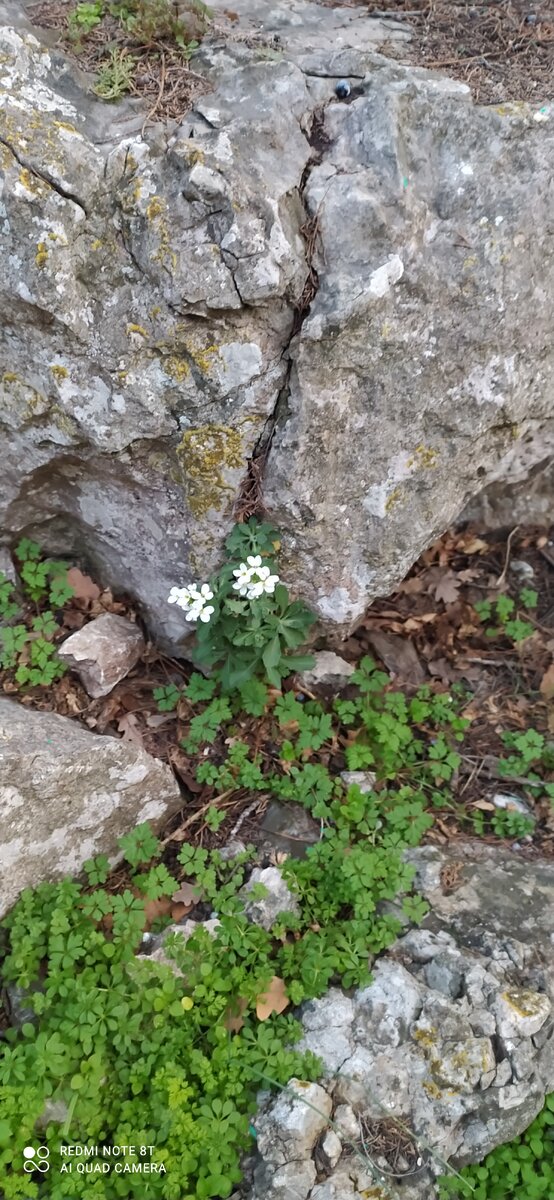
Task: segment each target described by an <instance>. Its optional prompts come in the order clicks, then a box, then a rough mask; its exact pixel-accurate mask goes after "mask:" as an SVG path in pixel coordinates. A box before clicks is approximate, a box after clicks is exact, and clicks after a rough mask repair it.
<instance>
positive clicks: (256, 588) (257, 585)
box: [247, 567, 279, 600]
mask: <svg viewBox="0 0 554 1200" xmlns="http://www.w3.org/2000/svg"><path fill="white" fill-rule="evenodd" d="M263 571H264V574H263V578H259V579H258V580H256V581H255V582H254V583H251V584H250V586H249V588H248V592H247V595H248V599H249V600H257V599H258V597H259V596H263V594H264V592H265V593H266V595H268V596H272V595H273V593H274V591H275V585H276V584H277V583H279V576H278V575H270V574H269V571H268V569H267V567H264V568H263ZM256 574H257V575H258V576H261V575H262V571H257V572H256Z"/></svg>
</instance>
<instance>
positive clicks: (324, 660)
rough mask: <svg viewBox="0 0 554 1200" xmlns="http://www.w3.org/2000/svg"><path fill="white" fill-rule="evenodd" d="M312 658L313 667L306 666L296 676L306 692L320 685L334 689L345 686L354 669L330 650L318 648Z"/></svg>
mask: <svg viewBox="0 0 554 1200" xmlns="http://www.w3.org/2000/svg"><path fill="white" fill-rule="evenodd" d="M314 658H315V663H314V665H313V667H308V669H307V671H302V672H301V673H300V674H299V675H298V677H297V678H298V685H299V687H300V688H301V689H302V688H306V690H307V691H308V692H311V691H312V690H313V689H314V688H315V689H317V688H321V687H325V688H334V689H335V690H338V689H339V688H341V687H345V685H346V684H347V683H348V681H349V679H350V676H351V675H353V674H354V671H355V670H356V668H355V666H354V665H353V664H352V663H349V662H347V661H346V659H345V658H341V657H340V655H339V654H334V653H333V652H332V651H331V650H318V652H317V654H314Z"/></svg>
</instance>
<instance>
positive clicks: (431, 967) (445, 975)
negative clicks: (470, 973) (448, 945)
mask: <svg viewBox="0 0 554 1200" xmlns="http://www.w3.org/2000/svg"><path fill="white" fill-rule="evenodd" d="M462 962H463V960H462V958H461V956H460V955H457V956H455V955H453V954H449V953H445V952H443V953H442V954H437V955H436V956H435V957H434V958H433V959H432V961H431V962H430V963H428V965H427V967H426V968H425V979H426V982H427V985H428V987H430V988H434V989H435V991H437V992H442V994H443V995H444V996H452V998H453V999H456V997H457V996H459V995H460V992H461V989H462V983H463V978H464V973H463V966H462Z"/></svg>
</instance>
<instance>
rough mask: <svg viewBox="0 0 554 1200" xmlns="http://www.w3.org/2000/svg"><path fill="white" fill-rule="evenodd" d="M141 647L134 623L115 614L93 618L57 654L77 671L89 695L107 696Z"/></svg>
mask: <svg viewBox="0 0 554 1200" xmlns="http://www.w3.org/2000/svg"><path fill="white" fill-rule="evenodd" d="M143 650H144V638H143V636H142V633H141V631H140V629H139V628H138V626H137V625H135V624H134V623H133V621H128V620H127V619H126V617H119V616H117V614H116V613H104V614H103V615H102V616H100V617H95V619H94V620H93V621H89V622H88V624H87V625H83V628H82V629H78V630H77V632H76V633H72V634H71V635H70V636H69V637H68V638H66V639H65V642H63V643H62V645H61V646H60V647H59V650H58V654H59V657H60V658H61V659H62V660H63V661H64V662H66V663H67V665H68V667H71V668H72V669H73V670H74V671H76V672H77V674H78V676H79V678H80V680H81V682H82V684H83V687H84V688H85V691H87V692H88V694H89V696H94V697H95V698H96V697H98V696H107V695H108V694H109V693H110V692H111V691H112V689H113V688H114V687H115V685H116V683H119V682H120V680H121V679H124V678H125V676H126V675H128V674H129V671H131V670H132V668H133V667H134V666H135V664H136V663H137V662H138V660H139V658H140V656H141V654H142V652H143Z"/></svg>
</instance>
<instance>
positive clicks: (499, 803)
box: [491, 792, 533, 817]
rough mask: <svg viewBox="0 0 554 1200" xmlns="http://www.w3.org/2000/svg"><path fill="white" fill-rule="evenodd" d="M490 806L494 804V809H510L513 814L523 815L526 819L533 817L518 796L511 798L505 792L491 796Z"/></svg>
mask: <svg viewBox="0 0 554 1200" xmlns="http://www.w3.org/2000/svg"><path fill="white" fill-rule="evenodd" d="M491 804H494V807H495V808H505V809H508V810H509V809H512V810H514V811H515V812H520V813H524V814H525V816H526V817H532V816H533V814H532V812H531V809H530V808H529V806H528V805H527V804H526V803H525V801H524V800H522V799H521V797H520V796H512V795H511V794H510V793H507V792H495V794H494V796H491Z"/></svg>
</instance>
